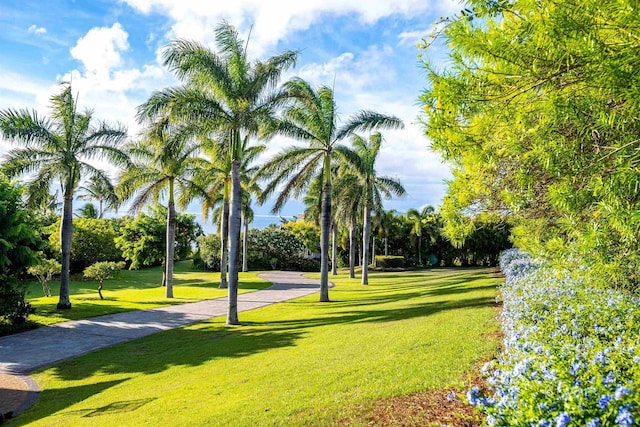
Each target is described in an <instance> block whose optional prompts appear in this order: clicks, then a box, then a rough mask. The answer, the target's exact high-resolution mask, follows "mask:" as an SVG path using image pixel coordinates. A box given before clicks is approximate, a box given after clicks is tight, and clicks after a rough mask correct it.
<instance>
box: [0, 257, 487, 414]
mask: <svg viewBox="0 0 640 427" xmlns="http://www.w3.org/2000/svg"><path fill="white" fill-rule="evenodd" d="M331 279H332V280H333V281H334V282H335V283H336V285H337V286H336V287H335V288H333V289H332V290H331V291H330V297H331V299H332V300H333V302H331V303H324V304H321V303H318V302H317V298H318V296H317V295H311V296H308V297H304V298H300V299H297V300H292V301H289V302H286V303H281V304H276V305H273V306H270V307H266V308H262V309H259V310H253V311H250V312H246V313H240V320H241V322H243V326H240V327H227V326H225V325H224V319H223V318H216V319H212V320H210V321H206V322H202V323H198V324H194V325H191V326H188V327H184V328H180V329H176V330H172V331H167V332H162V333H159V334H156V335H152V336H150V337H147V338H144V339H139V340H136V341H133V342H130V343H126V344H121V345H118V346H115V347H111V348H108V349H105V350H101V351H98V352H95V353H91V354H88V355H85V356H82V357H79V358H77V359H74V360H71V361H68V362H65V363H62V364H59V365H57V366H55V367H52V368H49V369H46V370H44V371H43V372H40V373H37V374H35V375H34V377H35V379H36V381H37V383H38V384H39V386H40V387H41V389H42V393H41V395H40V398H39V401H38V403H37V404H36V405H35V406H34V407H33V408H32V409H31V410H29V411H27V412H26V413H25V414H23V415H22V416H20V417H19V418H18V419H17V420H16V421H14V422H13V423H11V422H10V423H9V425H26V424H29V425H46V426H58V425H59V426H69V425H73V426H85V425H86V426H101V425H104V426H115V425H126V426H138V425H158V424H160V423H161V424H163V425H171V426H226V425H229V426H262V425H270V426H271V425H281V426H291V425H301V426H306V425H332V424H335V423H336V422H337V421H338V420H340V419H341V418H343V417H345V416H346V415H348V414H353V413H354V411H356V410H363V409H364V410H366V408H367V407H368V406H370V405H371V404H372V403H373V402H374V401H375V400H376V399H380V398H385V397H390V396H395V395H402V394H408V393H412V392H416V391H421V390H426V389H433V388H438V389H439V388H444V387H448V386H451V385H457V384H459V382H460V381H461V380H462V379H463V378H464V377H465V375H464V374H465V372H467V371H468V370H469V369H471V368H472V367H473V366H474V364H476V363H477V362H478V361H479V360H481V359H486V358H487V357H489V356H491V355H492V354H494V353H495V351H496V349H497V346H498V342H497V339H496V338H494V336H495V334H494V332H495V331H496V330H497V328H498V325H497V320H496V314H497V310H496V304H495V296H496V285H497V284H498V282H499V280H500V279H496V278H494V277H493V276H492V275H491V273H490V272H489V271H487V270H468V269H467V270H444V271H433V272H410V273H372V274H371V276H370V283H371V284H370V285H369V286H362V285H360V284H359V281H358V280H350V279H348V278H347V277H346V276H345V275H341V276H339V277H338V278H337V279H335V278H333V277H332V278H331ZM356 408H360V409H356Z"/></svg>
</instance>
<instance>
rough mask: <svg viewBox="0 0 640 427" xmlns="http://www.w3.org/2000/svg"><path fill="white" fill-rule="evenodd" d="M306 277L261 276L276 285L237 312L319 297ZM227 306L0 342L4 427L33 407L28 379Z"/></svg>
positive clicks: (62, 326) (250, 296) (67, 326)
mask: <svg viewBox="0 0 640 427" xmlns="http://www.w3.org/2000/svg"><path fill="white" fill-rule="evenodd" d="M302 274H303V273H298V272H288V271H283V272H278V271H276V272H267V273H262V274H260V275H259V277H261V278H263V279H265V280H268V281H270V282H272V283H273V285H272V286H271V287H269V288H267V289H263V290H259V291H255V292H249V293H245V294H242V295H238V312H243V311H247V310H253V309H256V308H261V307H265V306H268V305H271V304H274V303H277V302H282V301H287V300H290V299H294V298H299V297H302V296H305V295H309V294H312V293H314V292H318V291H319V289H320V285H319V281H318V280H312V279H307V278H305V277H302ZM227 302H228V299H227V298H226V297H224V298H217V299H211V300H205V301H199V302H194V303H188V304H180V305H173V306H168V307H161V308H154V309H151V310H143V311H130V312H126V313H118V314H109V315H106V316H100V317H92V318H90V319H83V320H75V321H70V322H64V323H57V324H55V325H51V326H45V327H41V328H38V329H35V330H33V331H27V332H23V333H20V334H15V335H9V336H6V337H0V422H1V419H2V417H1V415H2V414H7V413H9V412H12V413H13V414H12V415H13V416H15V415H16V414H18V413H20V412H22V411H23V410H24V409H26V408H27V407H28V406H30V404H32V403H33V401H34V399H35V395H36V394H37V389H36V385H35V383H34V382H33V381H31V380H30V379H29V378H28V377H26V374H28V373H30V372H32V371H34V370H36V369H38V368H42V367H45V366H50V365H53V364H55V363H58V362H61V361H63V360H67V359H71V358H74V357H77V356H80V355H82V354H85V353H89V352H92V351H95V350H99V349H102V348H105V347H110V346H112V345H115V344H119V343H123V342H127V341H131V340H134V339H137V338H142V337H145V336H147V335H151V334H154V333H156V332H161V331H166V330H169V329H174V328H178V327H181V326H185V325H189V324H191V323H195V322H199V321H202V320H207V319H211V318H213V317H218V316H223V315H226V313H227ZM240 320H242V319H240Z"/></svg>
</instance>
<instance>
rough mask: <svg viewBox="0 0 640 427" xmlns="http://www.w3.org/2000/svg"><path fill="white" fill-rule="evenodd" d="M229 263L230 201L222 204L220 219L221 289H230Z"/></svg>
mask: <svg viewBox="0 0 640 427" xmlns="http://www.w3.org/2000/svg"><path fill="white" fill-rule="evenodd" d="M228 262H229V201H228V200H224V201H223V202H222V218H220V288H221V289H226V288H227V287H229V284H228V282H227V265H228Z"/></svg>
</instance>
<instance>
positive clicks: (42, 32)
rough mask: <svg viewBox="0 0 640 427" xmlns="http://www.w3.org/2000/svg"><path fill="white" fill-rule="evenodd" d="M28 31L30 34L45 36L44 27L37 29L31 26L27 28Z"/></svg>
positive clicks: (35, 26)
mask: <svg viewBox="0 0 640 427" xmlns="http://www.w3.org/2000/svg"><path fill="white" fill-rule="evenodd" d="M28 31H29V32H30V33H31V34H46V33H47V29H46V28H44V27H38V26H37V25H36V24H33V25H31V26H30V27H29V29H28Z"/></svg>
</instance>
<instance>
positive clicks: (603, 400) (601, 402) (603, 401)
mask: <svg viewBox="0 0 640 427" xmlns="http://www.w3.org/2000/svg"><path fill="white" fill-rule="evenodd" d="M609 402H611V396H609V395H608V394H607V395H604V396H602V397H600V399H598V407H599V408H600V409H602V410H603V411H604V410H606V409H607V407H608V406H609Z"/></svg>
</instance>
